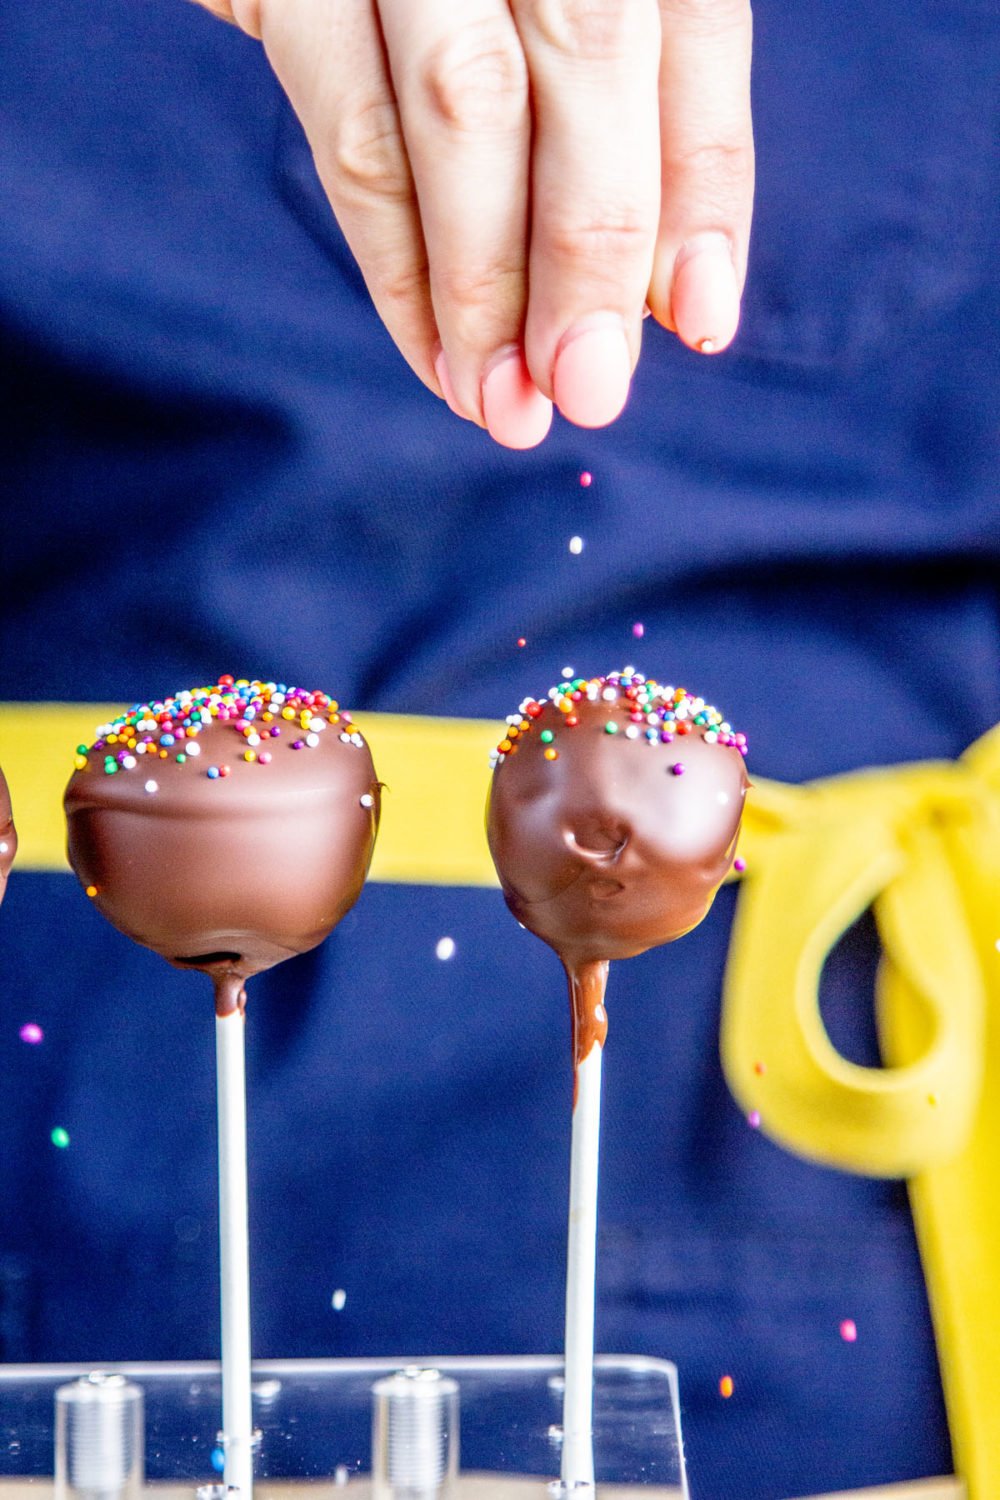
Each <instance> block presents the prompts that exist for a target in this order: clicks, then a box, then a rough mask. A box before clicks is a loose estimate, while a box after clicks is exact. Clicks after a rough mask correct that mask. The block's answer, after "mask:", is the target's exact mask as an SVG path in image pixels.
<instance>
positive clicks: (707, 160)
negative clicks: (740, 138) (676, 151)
mask: <svg viewBox="0 0 1000 1500" xmlns="http://www.w3.org/2000/svg"><path fill="white" fill-rule="evenodd" d="M669 165H670V166H671V168H672V169H673V170H674V173H675V175H677V176H683V179H684V181H685V182H687V183H689V184H690V185H691V188H690V190H691V191H692V192H694V193H696V194H697V197H698V199H699V200H701V201H707V202H708V203H710V204H712V205H713V206H714V207H718V208H721V209H725V210H726V211H728V212H732V211H733V210H734V208H735V207H737V206H742V204H743V201H744V199H745V198H746V196H747V194H748V193H749V192H751V191H752V185H753V174H754V154H753V147H752V145H749V144H746V145H744V144H743V143H742V142H739V143H735V142H734V143H728V144H727V143H724V142H714V143H713V144H712V145H707V146H696V147H694V148H692V149H691V150H689V151H685V152H683V153H682V154H681V155H680V156H679V157H677V159H676V160H675V161H674V162H671V163H670V164H669Z"/></svg>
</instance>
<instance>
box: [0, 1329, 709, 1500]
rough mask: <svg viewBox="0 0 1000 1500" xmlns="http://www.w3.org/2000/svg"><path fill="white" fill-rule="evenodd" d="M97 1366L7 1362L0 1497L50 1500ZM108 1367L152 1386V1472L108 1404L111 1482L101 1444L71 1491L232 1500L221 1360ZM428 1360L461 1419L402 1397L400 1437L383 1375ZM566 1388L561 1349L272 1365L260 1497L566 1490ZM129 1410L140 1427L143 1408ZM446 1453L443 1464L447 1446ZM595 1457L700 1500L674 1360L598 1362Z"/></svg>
mask: <svg viewBox="0 0 1000 1500" xmlns="http://www.w3.org/2000/svg"><path fill="white" fill-rule="evenodd" d="M94 1368H95V1367H92V1366H85V1365H83V1366H76V1365H74V1366H68V1365H60V1366H56V1365H7V1366H0V1500H48V1496H49V1495H50V1494H51V1493H52V1489H53V1483H54V1479H53V1476H54V1474H55V1472H56V1464H55V1408H56V1399H55V1398H56V1391H57V1390H59V1389H60V1388H62V1389H63V1391H64V1395H63V1396H62V1397H61V1398H60V1400H61V1402H63V1403H65V1400H66V1395H65V1389H66V1387H67V1386H68V1385H69V1383H70V1382H73V1381H77V1380H79V1379H80V1377H86V1376H88V1375H90V1374H91V1373H92V1372H93V1370H94ZM97 1368H99V1369H101V1370H105V1371H113V1372H114V1373H115V1374H117V1375H121V1376H124V1377H126V1379H127V1381H128V1382H129V1384H130V1385H132V1386H138V1387H139V1388H140V1389H141V1391H142V1408H143V1413H142V1415H143V1418H144V1429H145V1441H144V1461H143V1459H142V1458H141V1457H140V1458H139V1460H138V1462H139V1473H138V1478H136V1474H135V1473H134V1472H133V1473H132V1475H131V1478H130V1480H129V1484H130V1485H131V1488H128V1489H127V1488H126V1486H125V1483H124V1480H123V1475H124V1472H125V1467H127V1466H123V1463H122V1459H121V1455H117V1456H116V1455H115V1453H114V1451H113V1449H114V1443H115V1434H114V1430H113V1427H114V1420H115V1417H114V1414H113V1413H109V1420H110V1422H111V1427H110V1428H109V1429H108V1430H107V1431H105V1432H102V1436H101V1441H102V1443H103V1444H104V1449H103V1450H102V1451H106V1455H107V1457H106V1461H107V1463H108V1465H109V1475H111V1476H113V1477H112V1478H109V1482H108V1483H106V1484H104V1483H98V1482H95V1480H94V1477H93V1473H92V1471H93V1468H94V1460H93V1459H92V1457H91V1455H90V1454H89V1453H88V1454H87V1455H86V1456H85V1461H81V1460H80V1459H79V1457H77V1458H74V1455H73V1454H70V1455H69V1457H68V1459H67V1457H66V1455H65V1454H63V1455H62V1456H61V1459H60V1474H61V1476H62V1477H61V1479H60V1494H59V1496H58V1497H57V1500H127V1496H128V1495H130V1494H132V1493H133V1492H134V1488H135V1486H136V1484H138V1485H139V1486H144V1487H146V1488H150V1487H152V1488H153V1489H155V1490H156V1491H157V1492H158V1493H159V1494H161V1495H162V1497H163V1500H175V1497H176V1500H181V1497H184V1500H194V1494H195V1491H196V1490H197V1489H199V1488H200V1487H201V1486H205V1485H213V1486H215V1487H216V1488H215V1490H214V1491H213V1492H212V1494H211V1495H208V1494H207V1493H206V1495H204V1496H202V1500H217V1497H222V1500H225V1491H224V1490H222V1489H221V1487H220V1486H221V1473H220V1469H221V1451H220V1433H219V1423H220V1412H221V1401H222V1386H221V1375H220V1370H219V1366H218V1365H217V1364H209V1363H205V1364H200V1363H199V1364H120V1365H115V1366H99V1367H97ZM417 1368H419V1369H421V1370H428V1369H432V1370H435V1371H437V1372H439V1374H440V1376H441V1377H442V1379H441V1380H438V1381H437V1382H436V1383H435V1381H434V1378H433V1377H430V1378H428V1379H414V1380H413V1381H412V1384H413V1386H414V1387H418V1388H419V1390H418V1395H419V1396H420V1397H423V1396H425V1395H426V1393H427V1391H428V1390H433V1389H439V1390H447V1391H448V1392H449V1393H450V1395H449V1406H448V1417H447V1422H448V1424H449V1430H448V1431H444V1429H443V1428H442V1429H441V1430H440V1431H438V1432H436V1433H435V1431H434V1430H433V1427H434V1422H435V1420H438V1419H437V1418H435V1416H434V1413H433V1412H432V1411H431V1408H430V1407H428V1406H426V1405H424V1406H422V1407H421V1409H420V1414H419V1421H418V1422H417V1424H416V1426H415V1427H413V1426H411V1425H409V1419H408V1417H407V1406H406V1401H405V1400H403V1401H402V1404H401V1405H400V1404H399V1403H398V1402H397V1407H396V1408H394V1410H395V1416H394V1417H393V1421H394V1422H395V1428H394V1429H393V1430H392V1431H391V1432H389V1434H388V1437H386V1435H385V1432H384V1431H383V1428H384V1423H385V1418H386V1410H385V1409H383V1410H382V1411H381V1412H380V1413H376V1407H377V1406H378V1405H379V1398H378V1397H377V1396H374V1395H373V1387H374V1386H375V1385H376V1383H381V1386H382V1389H383V1390H385V1389H386V1377H387V1376H389V1375H392V1374H393V1372H395V1371H400V1370H403V1369H410V1370H411V1371H413V1370H416V1369H417ZM98 1384H100V1382H98ZM109 1384H110V1385H111V1387H112V1388H114V1386H115V1384H116V1383H115V1382H110V1383H109ZM117 1384H118V1386H120V1385H121V1382H118V1383H117ZM455 1385H457V1388H458V1389H457V1398H456V1396H455V1393H454V1389H453V1387H454V1386H455ZM562 1386H563V1380H562V1361H561V1360H560V1359H556V1358H548V1357H545V1356H520V1357H512V1358H477V1359H472V1358H470V1359H454V1358H444V1359H419V1360H413V1359H379V1360H287V1361H283V1362H266V1363H264V1362H261V1363H257V1364H255V1365H254V1398H253V1406H254V1424H255V1426H256V1428H257V1429H258V1433H259V1440H258V1442H257V1447H256V1455H255V1464H254V1471H255V1482H254V1494H255V1497H256V1500H296V1497H297V1496H301V1492H302V1491H303V1490H305V1489H306V1488H307V1487H308V1488H310V1489H312V1490H313V1491H314V1493H315V1491H316V1486H317V1485H319V1486H320V1487H321V1489H322V1493H323V1496H324V1500H326V1497H327V1496H328V1493H329V1491H330V1490H337V1491H338V1492H339V1491H341V1490H343V1489H345V1488H346V1490H347V1495H346V1497H345V1500H351V1497H352V1496H353V1497H354V1500H369V1497H372V1500H436V1497H439V1500H480V1497H481V1500H522V1497H523V1500H553V1497H554V1496H555V1497H558V1496H559V1495H560V1493H561V1487H560V1486H559V1484H558V1481H557V1479H556V1476H557V1475H558V1474H559V1460H560V1452H559V1447H560V1438H561V1430H560V1427H559V1423H560V1420H561V1411H562ZM390 1388H392V1389H396V1387H392V1386H391V1385H390ZM71 1395H72V1393H71ZM402 1396H403V1397H405V1396H406V1390H405V1388H403V1390H402ZM383 1408H384V1401H383ZM375 1415H377V1416H378V1421H377V1422H376V1439H375V1443H374V1445H373V1416H375ZM129 1420H130V1422H132V1423H133V1431H134V1415H133V1416H130V1419H129ZM380 1424H381V1425H380ZM428 1424H429V1425H428ZM452 1427H453V1428H454V1429H455V1431H454V1432H452V1431H451V1430H450V1429H451V1428H452ZM140 1431H141V1429H140ZM133 1441H134V1440H133ZM435 1444H436V1445H437V1446H435ZM442 1454H443V1455H444V1456H443V1457H441V1458H440V1462H439V1458H438V1457H437V1456H435V1455H442ZM594 1456H595V1467H596V1476H597V1482H596V1494H597V1496H598V1497H600V1496H608V1497H609V1500H610V1497H612V1496H614V1497H615V1500H629V1497H632V1496H635V1497H637V1500H638V1497H643V1500H653V1497H657V1500H688V1490H687V1483H686V1480H685V1476H684V1461H683V1454H682V1449H681V1435H680V1417H679V1408H678V1399H677V1375H676V1371H675V1369H674V1367H673V1365H671V1364H668V1363H666V1361H663V1360H657V1359H648V1358H645V1357H640V1356H624V1355H623V1356H618V1355H604V1356H601V1357H599V1358H598V1360H597V1362H596V1367H595V1400H594ZM408 1466H409V1467H408ZM435 1466H436V1467H435ZM411 1469H412V1472H410V1470H411ZM81 1474H82V1475H83V1476H84V1482H81V1481H80V1475H81ZM231 1500H238V1497H237V1496H235V1495H234V1496H232V1497H231ZM330 1500H333V1497H330ZM580 1500H586V1497H583V1496H581V1497H580Z"/></svg>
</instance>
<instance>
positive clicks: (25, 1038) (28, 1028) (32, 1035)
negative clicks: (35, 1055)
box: [17, 1021, 45, 1047]
mask: <svg viewBox="0 0 1000 1500" xmlns="http://www.w3.org/2000/svg"><path fill="white" fill-rule="evenodd" d="M17 1034H18V1036H19V1037H20V1038H21V1041H22V1042H27V1044H28V1046H29V1047H37V1046H38V1044H39V1042H43V1041H44V1040H45V1032H44V1031H43V1030H42V1028H41V1027H40V1026H39V1024H38V1022H37V1021H25V1023H24V1025H23V1026H22V1027H21V1029H20V1031H19V1032H18V1033H17Z"/></svg>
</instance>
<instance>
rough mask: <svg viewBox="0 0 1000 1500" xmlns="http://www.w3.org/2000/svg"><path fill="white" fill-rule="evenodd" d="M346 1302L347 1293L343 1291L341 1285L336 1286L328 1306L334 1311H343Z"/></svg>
mask: <svg viewBox="0 0 1000 1500" xmlns="http://www.w3.org/2000/svg"><path fill="white" fill-rule="evenodd" d="M346 1304H347V1293H346V1292H345V1291H344V1288H343V1287H342V1286H338V1288H337V1290H336V1291H335V1292H334V1294H333V1296H332V1297H331V1298H330V1306H331V1307H332V1308H333V1310H334V1312H343V1311H344V1308H345V1306H346Z"/></svg>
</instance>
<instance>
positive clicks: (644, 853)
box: [487, 668, 748, 968]
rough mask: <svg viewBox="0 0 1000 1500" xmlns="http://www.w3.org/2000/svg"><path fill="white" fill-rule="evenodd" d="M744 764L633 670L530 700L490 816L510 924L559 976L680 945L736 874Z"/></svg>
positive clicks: (669, 691)
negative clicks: (517, 925)
mask: <svg viewBox="0 0 1000 1500" xmlns="http://www.w3.org/2000/svg"><path fill="white" fill-rule="evenodd" d="M745 751H746V741H745V738H744V736H743V735H740V734H735V733H734V732H733V730H732V728H731V726H730V725H729V724H727V723H725V722H724V721H723V718H722V715H721V714H720V713H719V712H718V711H717V710H716V709H714V708H711V707H710V706H709V705H708V704H706V703H705V702H704V700H703V699H701V698H695V697H693V696H692V695H691V694H690V693H687V692H685V690H684V689H683V688H673V687H661V686H660V685H659V683H657V682H655V681H653V680H652V679H646V678H645V677H643V676H642V675H641V674H640V673H637V672H635V671H634V670H633V669H631V668H626V669H625V671H623V672H614V673H611V674H610V675H609V676H608V677H595V678H591V679H589V680H587V679H584V678H576V679H574V680H572V681H568V682H564V683H562V684H560V686H559V687H557V688H553V689H552V691H551V692H550V693H549V695H548V697H547V698H546V699H543V700H541V701H540V702H539V701H536V700H534V699H526V700H525V701H524V702H523V703H522V705H521V709H520V711H519V712H518V713H517V714H512V715H511V716H510V718H509V719H508V727H507V733H506V735H505V736H504V738H503V740H502V741H501V742H500V745H499V746H498V748H497V751H496V753H495V769H494V774H493V782H492V786H491V790H490V800H489V810H488V816H487V832H488V836H489V844H490V850H491V852H492V855H493V860H494V863H495V865H496V867H497V872H498V874H499V876H500V883H501V886H502V888H503V894H504V899H505V900H506V902H507V905H508V906H509V907H510V909H511V911H512V912H513V913H514V915H515V917H517V919H518V921H519V922H521V923H522V924H523V925H524V926H525V927H527V928H529V929H530V931H532V932H534V933H536V934H537V935H538V937H540V938H542V939H543V940H544V941H545V942H546V943H548V944H549V946H550V947H551V948H554V949H555V951H556V952H557V953H558V954H559V957H560V958H561V959H562V960H563V962H564V963H565V964H566V966H567V968H578V967H579V966H580V965H581V964H585V963H589V962H595V961H605V960H608V959H613V958H632V957H634V955H636V954H638V953H644V952H645V951H646V949H647V948H652V947H655V946H657V945H658V944H660V943H668V942H672V941H673V939H675V938H679V937H682V936H683V935H684V933H686V932H689V931H690V930H691V928H692V927H695V926H697V924H698V923H699V922H700V921H701V919H702V918H703V917H704V916H705V914H706V912H707V911H708V909H709V907H710V906H711V904H712V900H713V898H714V896H715V893H716V891H717V890H718V888H719V886H720V884H721V883H722V881H723V879H724V878H725V876H726V874H727V873H728V871H729V868H730V866H731V864H732V860H733V853H734V850H735V845H736V836H737V833H738V831H739V826H740V817H741V814H742V810H743V799H744V797H745V795H746V789H747V785H748V783H747V777H746V771H745V770H744V766H743V757H744V754H745Z"/></svg>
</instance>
